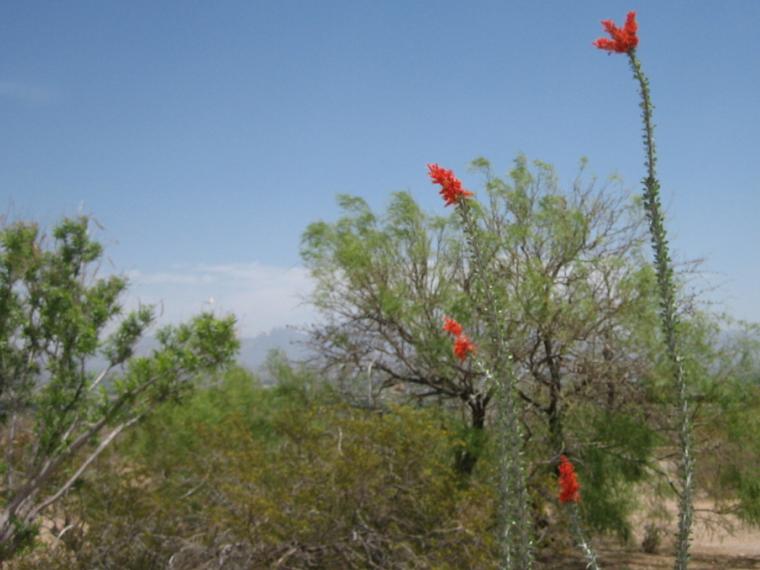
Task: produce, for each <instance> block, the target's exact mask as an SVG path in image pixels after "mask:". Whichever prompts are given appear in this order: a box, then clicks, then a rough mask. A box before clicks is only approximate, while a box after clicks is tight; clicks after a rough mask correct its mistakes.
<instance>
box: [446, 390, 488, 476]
mask: <svg viewBox="0 0 760 570" xmlns="http://www.w3.org/2000/svg"><path fill="white" fill-rule="evenodd" d="M488 401H489V398H488V397H484V396H481V395H478V396H471V397H470V398H469V399H468V400H467V406H468V407H469V408H470V428H469V432H470V433H469V434H468V438H467V441H466V442H465V445H464V447H462V448H461V449H460V450H459V451H457V452H456V459H455V463H454V465H455V467H456V470H457V472H458V473H460V474H461V475H466V476H468V475H471V474H472V472H473V470H474V469H475V464H476V463H477V462H478V458H479V457H480V453H481V447H482V444H483V438H484V437H485V426H486V410H487V409H488Z"/></svg>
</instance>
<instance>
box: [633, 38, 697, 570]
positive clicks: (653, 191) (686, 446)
mask: <svg viewBox="0 0 760 570" xmlns="http://www.w3.org/2000/svg"><path fill="white" fill-rule="evenodd" d="M628 59H629V62H630V64H631V69H632V70H633V76H634V78H635V79H636V81H637V82H638V84H639V89H640V95H641V110H642V118H643V120H644V142H645V148H646V168H647V176H646V178H644V180H643V182H644V206H645V208H646V214H647V218H648V220H649V230H650V233H651V237H652V248H653V249H654V258H655V269H656V273H657V285H658V288H659V292H660V303H661V305H660V308H661V311H660V317H661V320H662V330H663V333H664V334H665V344H666V348H667V353H668V358H669V360H670V361H671V364H672V366H673V377H674V381H675V388H676V391H677V406H678V414H679V417H678V419H679V423H680V427H679V444H680V447H681V464H680V466H679V476H680V479H681V488H680V497H679V503H678V534H677V538H676V562H675V569H676V570H686V568H687V567H688V564H689V543H690V540H691V526H692V521H693V518H694V507H693V491H694V457H693V455H692V443H691V432H692V427H691V415H690V412H689V395H688V391H687V383H686V375H685V371H684V365H683V357H682V356H681V347H680V339H679V335H678V332H679V331H678V329H679V321H678V315H677V313H676V302H675V284H674V282H673V263H672V261H671V259H670V253H669V246H668V239H667V233H666V231H665V226H664V223H663V214H662V204H661V202H660V183H659V181H658V180H657V175H656V170H655V166H656V162H657V153H656V150H655V145H654V125H653V123H652V110H653V108H654V107H653V105H652V100H651V97H650V94H649V80H648V79H647V78H646V76H645V75H644V72H643V71H642V69H641V63H640V62H639V60H638V58H637V57H636V53H635V50H631V51H630V52H628Z"/></svg>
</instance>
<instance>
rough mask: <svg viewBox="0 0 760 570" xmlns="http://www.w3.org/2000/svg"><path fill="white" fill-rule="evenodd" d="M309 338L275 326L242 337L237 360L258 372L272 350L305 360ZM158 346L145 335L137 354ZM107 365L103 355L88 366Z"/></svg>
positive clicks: (144, 353) (307, 355)
mask: <svg viewBox="0 0 760 570" xmlns="http://www.w3.org/2000/svg"><path fill="white" fill-rule="evenodd" d="M308 338H309V337H308V335H307V334H306V333H304V332H302V331H298V330H295V329H291V328H286V327H278V328H274V329H272V330H271V331H269V332H265V333H261V334H259V335H257V336H254V337H248V338H241V339H240V352H239V353H238V358H237V362H238V364H240V365H241V366H243V367H244V368H247V369H248V370H251V371H253V372H256V371H258V370H260V368H261V367H262V365H263V364H264V362H266V358H267V355H268V354H269V352H270V351H272V350H279V351H281V352H283V353H284V354H285V356H286V357H287V358H288V360H303V359H305V358H308V357H309V355H310V354H311V352H310V350H309V349H308V348H306V347H305V346H303V343H304V342H305V341H306V340H307V339H308ZM157 348H158V341H156V339H155V337H152V336H147V337H143V338H142V339H141V340H140V342H138V343H137V346H136V347H135V354H136V355H138V356H146V355H148V354H150V353H151V352H152V351H153V350H155V349H157ZM105 365H106V360H105V359H104V358H103V357H102V356H97V357H95V358H93V359H91V360H90V361H89V362H88V368H89V369H91V370H93V371H99V370H102V369H103V367H104V366H105Z"/></svg>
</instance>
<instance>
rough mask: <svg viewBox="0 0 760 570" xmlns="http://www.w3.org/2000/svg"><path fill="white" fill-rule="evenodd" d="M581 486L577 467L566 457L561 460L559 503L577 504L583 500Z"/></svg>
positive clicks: (561, 457)
mask: <svg viewBox="0 0 760 570" xmlns="http://www.w3.org/2000/svg"><path fill="white" fill-rule="evenodd" d="M580 491H581V484H580V483H578V476H577V475H576V473H575V467H573V464H572V463H571V462H570V460H569V459H568V458H567V456H565V455H561V456H560V458H559V502H560V503H577V502H578V501H580V500H581V493H580Z"/></svg>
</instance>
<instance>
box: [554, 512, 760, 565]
mask: <svg viewBox="0 0 760 570" xmlns="http://www.w3.org/2000/svg"><path fill="white" fill-rule="evenodd" d="M696 506H697V508H705V507H707V506H709V505H706V504H697V505H696ZM672 510H675V507H674V506H672ZM728 522H729V523H730V524H731V525H732V526H733V529H732V530H731V531H729V530H726V529H725V528H718V527H716V526H715V525H711V524H709V523H708V522H707V520H706V519H705V518H704V517H699V516H697V518H696V522H695V524H694V534H693V541H692V548H691V562H690V564H689V570H744V569H747V568H757V569H758V570H760V529H749V528H747V527H744V526H742V525H741V524H739V523H738V522H737V521H736V520H732V519H728ZM635 534H636V539H635V540H634V541H632V545H631V546H630V547H629V548H621V547H620V545H617V544H614V543H609V544H600V545H598V554H599V559H600V560H599V562H600V565H601V566H602V568H604V569H610V570H649V569H652V570H659V569H664V568H668V569H670V568H673V562H674V558H673V555H672V552H673V546H672V540H670V541H668V540H663V546H662V547H661V548H660V549H659V553H658V554H645V553H643V552H642V550H641V548H640V547H639V545H640V544H641V538H642V535H643V532H642V531H641V530H638V531H637V532H636V533H635ZM545 567H546V568H547V569H548V568H552V569H554V568H556V569H557V570H581V569H584V568H585V567H586V565H585V564H584V563H583V562H582V561H580V560H577V559H576V560H573V561H569V560H568V561H547V563H546V565H545Z"/></svg>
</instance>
